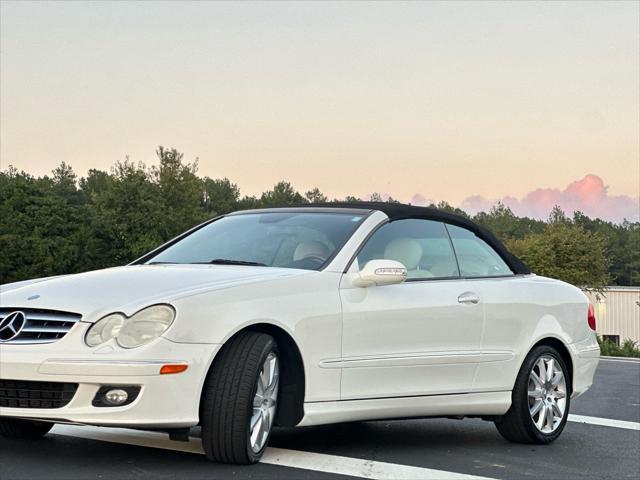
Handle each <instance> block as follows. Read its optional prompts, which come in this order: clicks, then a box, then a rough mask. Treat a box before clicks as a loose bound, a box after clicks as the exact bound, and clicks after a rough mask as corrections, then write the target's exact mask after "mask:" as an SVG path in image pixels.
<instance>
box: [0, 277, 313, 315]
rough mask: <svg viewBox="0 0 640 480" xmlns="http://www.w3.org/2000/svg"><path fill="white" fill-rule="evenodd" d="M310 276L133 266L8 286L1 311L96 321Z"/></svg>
mask: <svg viewBox="0 0 640 480" xmlns="http://www.w3.org/2000/svg"><path fill="white" fill-rule="evenodd" d="M310 273H313V272H311V271H309V270H295V269H290V268H272V267H251V266H235V265H130V266H126V267H116V268H108V269H104V270H96V271H93V272H86V273H78V274H75V275H65V276H61V277H50V278H45V279H39V280H37V281H33V282H18V283H15V284H8V285H4V286H3V287H2V289H1V290H0V307H3V308H42V309H50V310H60V311H65V312H74V313H79V314H81V315H82V316H83V318H82V320H83V321H89V322H94V321H96V320H98V319H99V318H101V317H102V316H104V315H106V314H108V313H111V312H115V311H120V312H123V313H125V314H127V315H130V314H132V313H135V312H136V311H137V310H139V309H140V308H144V307H146V306H148V305H151V304H154V303H162V302H168V303H170V302H171V301H172V300H175V299H177V298H180V297H184V296H188V295H191V294H194V293H199V292H203V291H209V290H217V289H222V288H229V287H234V286H239V285H243V284H247V283H254V282H263V281H268V280H275V279H277V278H283V277H290V276H293V275H305V274H310Z"/></svg>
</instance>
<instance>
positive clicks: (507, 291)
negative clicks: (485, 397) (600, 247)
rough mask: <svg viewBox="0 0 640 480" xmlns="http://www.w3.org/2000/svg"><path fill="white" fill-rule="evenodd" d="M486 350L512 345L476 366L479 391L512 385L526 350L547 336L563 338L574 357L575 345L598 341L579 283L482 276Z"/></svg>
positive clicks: (483, 347)
mask: <svg viewBox="0 0 640 480" xmlns="http://www.w3.org/2000/svg"><path fill="white" fill-rule="evenodd" d="M479 290H481V296H482V299H483V303H484V308H485V320H484V322H485V325H484V327H485V328H484V333H483V339H482V349H483V350H484V351H505V352H506V351H509V352H511V353H512V354H513V356H512V357H511V359H510V360H508V361H504V362H502V361H501V362H486V363H481V364H480V366H479V367H478V371H477V374H476V378H475V381H474V390H475V391H495V390H511V389H512V388H513V385H514V383H515V379H516V376H517V374H518V371H519V369H520V366H521V365H522V362H523V361H524V359H525V357H526V355H527V354H528V353H529V351H530V350H531V349H532V348H533V346H534V345H535V344H536V343H538V342H540V341H541V340H543V339H547V338H554V339H557V340H560V341H561V342H562V343H563V344H564V345H565V346H567V350H568V351H569V353H570V354H571V355H572V359H573V360H574V361H575V360H576V359H575V358H574V357H575V354H574V353H575V348H574V346H575V345H578V344H584V343H585V342H587V343H591V342H595V335H594V333H593V332H592V331H591V330H590V329H589V327H588V325H587V310H588V304H589V303H588V300H587V297H586V295H584V293H582V291H580V289H578V288H576V287H574V286H573V285H570V284H568V283H564V282H561V281H559V280H553V279H549V278H545V277H538V276H535V275H525V276H517V277H515V278H500V279H484V280H482V281H481V285H479Z"/></svg>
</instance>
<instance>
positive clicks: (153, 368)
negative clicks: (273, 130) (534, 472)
mask: <svg viewBox="0 0 640 480" xmlns="http://www.w3.org/2000/svg"><path fill="white" fill-rule="evenodd" d="M594 330H595V317H594V314H593V308H592V307H591V306H590V305H589V303H588V300H587V298H586V296H585V295H584V294H583V293H582V292H581V291H580V290H579V289H578V288H576V287H574V286H572V285H568V284H566V283H563V282H560V281H557V280H552V279H549V278H544V277H539V276H536V275H533V274H531V273H530V272H529V271H528V270H527V268H526V267H525V266H524V265H523V264H522V263H521V262H520V261H519V260H518V259H517V258H515V257H514V256H513V255H512V254H510V253H509V252H508V251H507V250H506V249H505V248H504V247H503V246H502V245H501V244H500V243H499V242H498V241H497V240H496V239H495V238H494V237H493V236H492V235H491V234H490V233H489V232H488V231H486V230H485V229H483V228H481V227H479V226H477V225H475V224H474V223H472V222H470V221H469V220H467V219H465V218H462V217H459V216H455V215H451V214H447V213H443V212H441V211H438V210H433V209H429V208H420V207H412V206H407V205H400V204H393V203H388V204H386V203H385V204H378V203H357V204H337V203H336V204H326V205H323V206H321V207H319V206H308V207H296V208H281V209H266V210H252V211H242V212H236V213H232V214H229V215H224V216H221V217H218V218H215V219H213V220H211V221H209V222H206V223H204V224H202V225H199V226H197V227H195V228H193V229H192V230H190V231H188V232H186V233H185V234H183V235H181V236H179V237H177V238H176V239H174V240H172V241H170V242H168V243H166V244H165V245H162V246H161V247H159V248H157V249H156V250H154V251H152V252H150V253H149V254H147V255H145V256H143V257H142V258H140V259H139V260H137V261H135V262H133V263H132V264H130V265H127V266H124V267H117V268H108V269H105V270H99V271H94V272H87V273H80V274H75V275H66V276H60V277H53V278H45V279H38V280H32V281H25V282H17V283H13V284H7V285H4V286H2V288H1V290H0V434H1V435H3V436H5V437H14V438H15V437H38V436H42V435H45V434H46V433H47V432H48V431H49V430H50V429H51V427H52V425H53V424H54V423H56V422H58V423H73V424H83V425H98V426H118V427H132V428H142V429H154V430H163V431H167V432H169V434H170V436H171V437H172V438H174V439H186V438H187V436H188V432H189V428H190V427H193V426H196V425H200V426H201V427H202V443H203V448H204V451H205V452H206V454H207V456H208V457H209V458H210V459H212V460H215V461H218V462H227V463H236V464H247V463H253V462H256V461H258V460H259V459H260V457H261V455H262V454H263V452H264V450H265V448H266V445H267V442H268V440H269V434H270V432H271V429H272V427H273V426H274V425H281V426H306V425H320V424H328V423H336V422H347V421H360V420H375V419H393V418H411V417H462V416H469V417H481V418H484V419H487V420H491V421H493V422H495V424H496V426H497V428H498V430H499V432H500V433H501V434H502V435H503V436H504V437H505V438H507V439H508V440H512V441H516V442H525V443H538V444H546V443H549V442H551V441H553V440H555V439H556V438H557V437H558V436H559V435H560V433H561V432H562V430H563V428H564V426H565V423H566V421H567V416H568V413H569V406H570V402H571V399H572V398H575V397H576V396H577V395H580V394H581V393H583V392H584V391H585V390H586V389H587V388H589V386H590V385H591V382H592V379H593V374H594V371H595V369H596V366H597V364H598V360H599V355H600V351H599V348H598V343H597V341H596V336H595V332H594Z"/></svg>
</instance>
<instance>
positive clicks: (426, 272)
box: [335, 219, 483, 400]
mask: <svg viewBox="0 0 640 480" xmlns="http://www.w3.org/2000/svg"><path fill="white" fill-rule="evenodd" d="M374 259H392V260H396V261H399V262H401V263H402V264H404V265H405V267H406V268H407V280H406V281H405V282H403V283H401V284H396V285H387V286H373V287H367V288H357V287H354V286H353V285H352V284H351V282H350V280H349V272H357V271H358V270H359V268H360V266H364V265H365V264H366V262H368V261H370V260H374ZM349 272H348V273H347V274H345V275H344V276H343V279H342V282H341V289H340V296H341V300H342V307H343V336H342V358H341V361H340V362H339V365H340V367H341V368H342V382H341V398H342V399H345V400H346V399H357V398H383V397H399V396H416V395H434V394H447V393H464V392H468V391H470V389H471V386H472V384H473V378H474V375H475V370H476V367H477V364H478V360H479V354H480V352H479V349H480V343H481V337H482V329H483V308H482V299H481V298H480V296H479V295H478V294H477V292H475V291H474V288H473V282H472V281H468V280H465V279H461V278H460V274H459V269H458V265H457V261H456V258H455V255H454V250H453V246H452V244H451V239H450V238H449V235H448V233H447V230H446V227H445V225H444V224H443V223H441V222H437V221H432V220H424V219H402V220H396V221H393V222H390V223H387V224H385V225H383V226H382V227H380V228H379V229H378V230H377V231H375V232H374V234H373V235H372V236H371V237H370V238H369V239H368V240H367V241H366V243H365V245H364V246H363V247H362V248H361V250H360V252H359V253H358V255H357V256H356V259H355V260H354V262H353V264H352V265H351V267H350V269H349ZM335 366H337V365H335Z"/></svg>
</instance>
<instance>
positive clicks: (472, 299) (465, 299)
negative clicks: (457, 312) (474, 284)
mask: <svg viewBox="0 0 640 480" xmlns="http://www.w3.org/2000/svg"><path fill="white" fill-rule="evenodd" d="M479 301H480V297H479V296H478V295H476V294H475V293H473V292H464V293H461V294H460V295H459V296H458V303H465V304H469V303H472V304H474V305H475V304H476V303H478V302H479Z"/></svg>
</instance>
